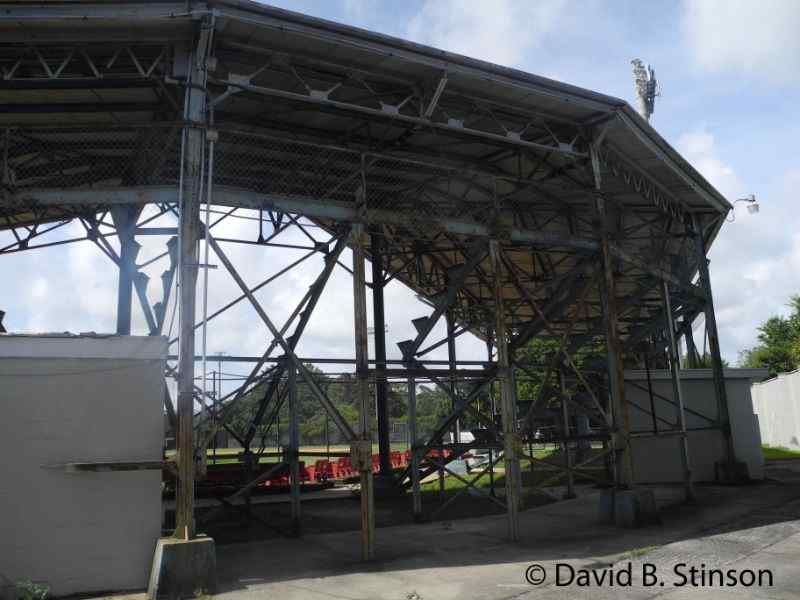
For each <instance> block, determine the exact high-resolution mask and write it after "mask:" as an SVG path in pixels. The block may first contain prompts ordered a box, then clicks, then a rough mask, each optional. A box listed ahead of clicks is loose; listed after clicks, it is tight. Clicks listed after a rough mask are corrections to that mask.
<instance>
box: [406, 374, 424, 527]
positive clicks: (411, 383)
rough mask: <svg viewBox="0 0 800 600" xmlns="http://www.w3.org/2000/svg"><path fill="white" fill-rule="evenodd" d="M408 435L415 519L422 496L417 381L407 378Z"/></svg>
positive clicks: (412, 506) (419, 515)
mask: <svg viewBox="0 0 800 600" xmlns="http://www.w3.org/2000/svg"><path fill="white" fill-rule="evenodd" d="M408 436H409V441H410V443H411V512H412V514H413V516H414V520H415V521H419V520H420V519H421V518H422V496H421V495H420V489H419V452H418V449H417V444H418V442H419V440H418V439H417V382H416V380H415V379H414V378H413V377H409V378H408Z"/></svg>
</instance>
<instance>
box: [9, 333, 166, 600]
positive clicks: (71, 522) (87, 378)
mask: <svg viewBox="0 0 800 600" xmlns="http://www.w3.org/2000/svg"><path fill="white" fill-rule="evenodd" d="M165 357H166V340H165V339H164V338H136V337H116V336H113V337H106V338H92V337H75V336H16V335H14V336H12V335H0V405H2V414H3V417H2V419H0V456H2V458H3V460H2V461H0V482H1V483H0V573H1V574H2V575H3V576H5V578H7V579H9V580H11V581H18V580H22V579H31V580H33V581H37V582H44V583H47V584H48V585H50V588H51V592H52V594H54V595H64V594H72V593H77V592H92V591H94V592H96V591H103V590H128V589H136V588H144V587H146V584H147V576H148V574H149V569H150V563H151V561H152V556H153V549H154V547H155V541H156V539H157V538H158V536H159V535H160V527H161V473H160V472H159V471H137V472H106V473H66V472H64V471H62V470H51V469H43V468H42V465H52V464H55V463H65V462H105V461H135V460H160V459H161V452H162V441H163V435H164V434H163V417H162V401H163V385H164V383H163V372H164V371H163V369H164V359H165Z"/></svg>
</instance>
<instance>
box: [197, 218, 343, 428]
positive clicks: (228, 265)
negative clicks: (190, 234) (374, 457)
mask: <svg viewBox="0 0 800 600" xmlns="http://www.w3.org/2000/svg"><path fill="white" fill-rule="evenodd" d="M206 241H207V243H208V244H209V245H210V246H211V248H212V249H213V250H214V253H215V254H216V255H217V257H218V258H219V260H220V262H221V263H222V264H223V265H224V266H225V269H226V270H227V271H228V273H230V275H231V277H233V279H234V281H235V282H236V284H237V285H238V286H239V288H240V289H241V290H242V292H243V293H244V294H245V295H246V296H247V299H248V300H249V301H250V304H252V306H253V308H254V309H255V311H256V313H257V314H258V316H259V317H260V318H261V320H262V321H263V322H264V324H265V325H266V326H267V329H269V331H270V333H271V334H272V337H273V339H275V340H277V341H278V345H279V346H280V347H281V348H282V349H283V352H284V354H285V355H286V356H287V358H288V359H289V360H291V361H292V363H293V364H294V366H295V368H296V369H297V371H298V372H299V374H300V375H301V377H302V378H303V381H304V382H305V383H306V385H307V386H308V387H309V389H310V390H311V392H312V393H313V394H314V396H316V397H317V400H319V402H320V403H321V404H322V406H323V407H324V408H325V410H326V411H327V412H328V414H329V415H330V417H331V419H333V422H334V423H336V426H337V427H338V428H339V430H340V431H341V432H342V434H343V435H344V436H345V437H346V438H347V439H353V438H355V433H354V432H353V429H352V428H351V427H350V425H349V423H348V422H347V421H346V420H345V419H344V417H342V415H341V413H339V411H338V410H337V409H336V407H335V406H334V404H333V403H332V402H331V401H330V399H329V398H328V396H327V395H326V394H325V392H323V391H322V389H321V388H320V387H319V386H318V385H317V384H316V382H315V381H314V379H313V376H312V375H311V373H309V371H308V369H307V368H306V366H305V365H304V364H303V362H302V361H301V360H300V359H299V358H298V357H297V355H296V354H295V353H294V350H293V349H292V347H291V346H290V345H289V343H288V342H287V341H286V339H285V338H284V337H283V335H282V334H281V332H280V331H278V329H277V328H276V327H275V325H274V324H273V323H272V320H271V319H270V318H269V317H268V316H267V313H266V312H264V309H263V308H262V307H261V304H260V303H259V302H258V300H256V298H255V296H253V294H252V293H251V292H250V289H249V288H248V287H247V284H246V283H245V282H244V280H243V279H242V278H241V276H240V275H239V273H238V272H237V271H236V268H235V267H234V266H233V263H232V262H231V261H230V259H229V258H228V256H227V255H226V254H225V252H223V250H222V248H220V247H219V244H217V242H216V241H215V240H214V238H213V237H212V236H211V235H210V234H209V233H208V232H207V233H206Z"/></svg>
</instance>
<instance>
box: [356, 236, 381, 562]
mask: <svg viewBox="0 0 800 600" xmlns="http://www.w3.org/2000/svg"><path fill="white" fill-rule="evenodd" d="M365 237H366V236H365V234H364V226H363V225H362V224H361V223H354V224H353V237H352V249H353V310H354V322H355V323H354V324H355V338H356V386H357V387H356V389H357V406H358V421H359V422H358V433H357V434H356V435H357V436H358V443H359V446H358V448H359V457H358V458H359V461H358V463H359V467H358V468H359V473H360V478H361V558H362V559H363V560H370V559H372V558H373V556H374V554H375V489H374V481H373V478H372V460H371V447H372V434H371V431H370V412H371V411H370V400H369V359H368V354H367V351H368V344H369V338H368V334H367V286H366V277H365V267H364V263H365V260H364V245H365ZM368 459H369V460H368Z"/></svg>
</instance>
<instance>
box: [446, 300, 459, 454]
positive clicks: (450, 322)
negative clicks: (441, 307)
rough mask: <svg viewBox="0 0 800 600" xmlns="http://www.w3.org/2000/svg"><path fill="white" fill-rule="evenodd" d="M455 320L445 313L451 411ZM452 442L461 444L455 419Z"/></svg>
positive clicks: (454, 361) (449, 313)
mask: <svg viewBox="0 0 800 600" xmlns="http://www.w3.org/2000/svg"><path fill="white" fill-rule="evenodd" d="M455 329H456V324H455V319H454V318H453V313H452V312H450V311H447V363H448V366H449V368H450V394H451V396H452V398H453V401H452V404H451V407H450V408H451V409H455V406H456V401H455V398H456V391H457V390H456V376H455V370H456V338H455ZM453 441H454V442H455V443H457V444H459V443H461V420H460V419H456V420H455V423H453Z"/></svg>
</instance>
